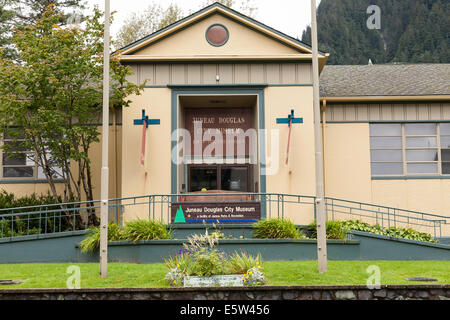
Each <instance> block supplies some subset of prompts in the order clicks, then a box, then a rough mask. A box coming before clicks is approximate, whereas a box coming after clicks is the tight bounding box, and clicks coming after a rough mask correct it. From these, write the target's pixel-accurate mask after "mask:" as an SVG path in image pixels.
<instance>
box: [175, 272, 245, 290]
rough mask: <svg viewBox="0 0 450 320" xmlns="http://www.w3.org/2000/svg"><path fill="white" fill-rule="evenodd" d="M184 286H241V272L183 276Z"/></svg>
mask: <svg viewBox="0 0 450 320" xmlns="http://www.w3.org/2000/svg"><path fill="white" fill-rule="evenodd" d="M183 286H184V287H243V286H244V280H243V275H242V274H233V275H221V276H211V277H190V276H186V277H184V281H183Z"/></svg>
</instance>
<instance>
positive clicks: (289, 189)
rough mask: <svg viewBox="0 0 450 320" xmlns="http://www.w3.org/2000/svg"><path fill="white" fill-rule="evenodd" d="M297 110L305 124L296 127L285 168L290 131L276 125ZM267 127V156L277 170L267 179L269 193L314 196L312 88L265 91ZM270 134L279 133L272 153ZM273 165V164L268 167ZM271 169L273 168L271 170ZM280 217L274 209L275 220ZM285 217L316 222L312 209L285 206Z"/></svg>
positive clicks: (291, 205) (302, 221)
mask: <svg viewBox="0 0 450 320" xmlns="http://www.w3.org/2000/svg"><path fill="white" fill-rule="evenodd" d="M291 109H294V110H295V116H296V117H301V118H303V121H304V123H303V124H294V125H293V128H292V133H291V144H290V159H289V163H288V165H287V166H286V164H285V160H286V150H287V140H288V134H289V128H288V125H286V124H277V123H276V119H277V118H287V116H288V115H289V114H290V113H291ZM265 121H266V123H265V127H266V129H268V131H267V136H266V139H267V147H266V150H267V154H268V156H269V157H274V156H275V157H276V158H277V161H278V166H279V168H278V170H277V171H274V172H272V173H274V174H272V175H268V176H267V177H266V182H267V184H266V191H267V192H268V193H285V194H294V195H299V194H300V195H311V196H313V195H315V155H314V150H315V148H314V113H313V88H312V87H268V88H266V89H265ZM271 130H279V137H280V139H279V146H278V149H277V148H275V149H273V152H272V146H273V143H274V141H273V140H271V137H270V134H271ZM269 164H270V163H269ZM269 169H270V166H269ZM276 213H277V207H276V204H274V205H273V206H272V216H274V215H275V214H276ZM285 217H287V218H290V219H292V220H293V221H294V222H295V223H298V224H309V223H310V222H311V221H312V220H313V218H314V211H313V205H309V204H300V205H299V204H285Z"/></svg>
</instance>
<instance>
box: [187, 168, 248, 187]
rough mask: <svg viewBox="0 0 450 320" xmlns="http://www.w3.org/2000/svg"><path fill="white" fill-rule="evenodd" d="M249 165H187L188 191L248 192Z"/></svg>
mask: <svg viewBox="0 0 450 320" xmlns="http://www.w3.org/2000/svg"><path fill="white" fill-rule="evenodd" d="M250 172H251V171H250V166H248V165H243V166H239V165H216V166H202V165H191V166H189V187H188V190H189V192H198V191H201V190H203V189H206V190H220V191H233V192H250V183H249V182H250V174H251V173H250Z"/></svg>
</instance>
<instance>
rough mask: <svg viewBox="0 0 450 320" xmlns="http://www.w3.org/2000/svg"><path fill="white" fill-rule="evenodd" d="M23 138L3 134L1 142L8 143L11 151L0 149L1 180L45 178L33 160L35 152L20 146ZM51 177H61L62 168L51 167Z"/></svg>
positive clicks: (40, 168)
mask: <svg viewBox="0 0 450 320" xmlns="http://www.w3.org/2000/svg"><path fill="white" fill-rule="evenodd" d="M21 141H23V140H13V139H12V137H9V136H7V135H6V136H5V138H4V139H3V142H2V143H3V144H6V145H9V149H10V150H11V151H13V152H7V151H5V150H0V155H1V156H0V168H1V170H0V178H1V179H3V180H44V179H46V177H45V174H44V171H43V169H42V167H40V166H38V165H37V164H36V162H35V156H36V154H35V153H34V152H33V151H31V150H26V149H24V148H23V147H22V146H21ZM53 178H55V179H61V178H62V170H61V169H60V168H58V167H57V166H54V167H53Z"/></svg>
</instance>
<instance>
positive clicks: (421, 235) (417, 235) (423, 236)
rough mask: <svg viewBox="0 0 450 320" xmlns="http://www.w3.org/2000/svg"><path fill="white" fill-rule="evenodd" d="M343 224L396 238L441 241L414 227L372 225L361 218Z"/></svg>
mask: <svg viewBox="0 0 450 320" xmlns="http://www.w3.org/2000/svg"><path fill="white" fill-rule="evenodd" d="M342 224H343V226H344V227H345V228H346V229H349V230H355V231H363V232H370V233H375V234H380V235H385V236H391V237H396V238H404V239H410V240H416V241H424V242H432V243H439V241H438V240H435V239H433V237H432V236H431V234H429V233H425V232H419V231H416V230H413V229H412V228H394V227H391V228H385V227H382V226H380V225H370V224H369V223H367V222H362V221H360V220H349V221H342Z"/></svg>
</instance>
